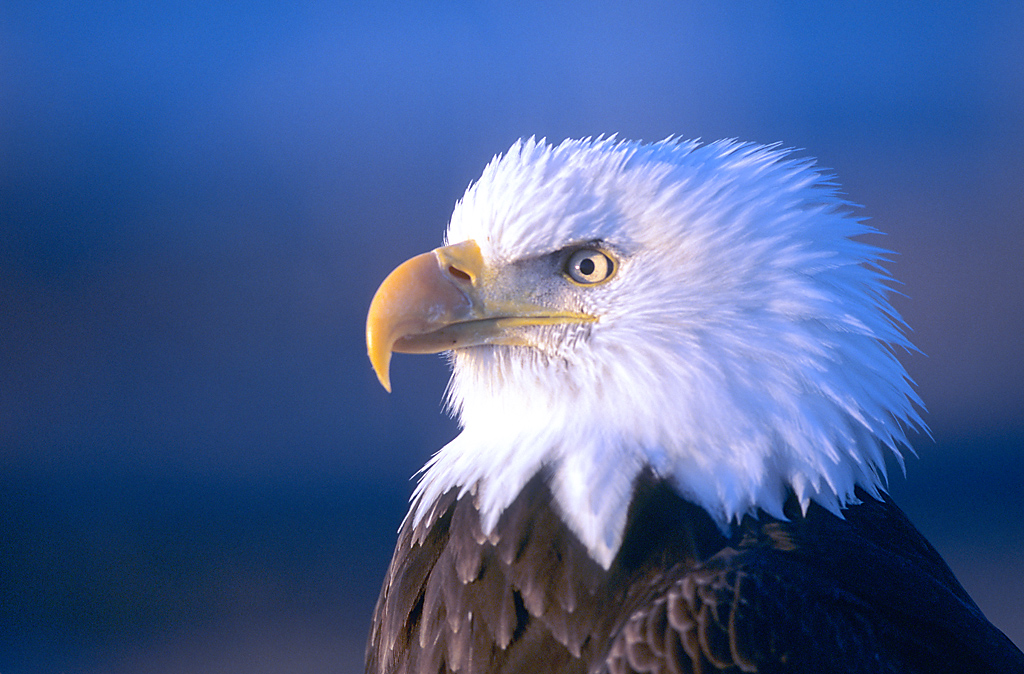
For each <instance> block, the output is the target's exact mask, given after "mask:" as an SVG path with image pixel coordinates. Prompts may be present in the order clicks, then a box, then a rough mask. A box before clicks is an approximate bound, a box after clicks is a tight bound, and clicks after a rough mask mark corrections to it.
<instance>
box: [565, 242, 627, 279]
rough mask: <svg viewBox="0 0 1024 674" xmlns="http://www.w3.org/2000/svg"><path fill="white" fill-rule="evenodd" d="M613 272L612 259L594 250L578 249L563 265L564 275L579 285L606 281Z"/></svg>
mask: <svg viewBox="0 0 1024 674" xmlns="http://www.w3.org/2000/svg"><path fill="white" fill-rule="evenodd" d="M614 272H615V263H614V262H612V259H611V258H610V257H608V255H606V254H605V253H603V252H601V251H599V250H596V249H594V248H580V249H579V250H577V251H575V252H574V253H573V254H572V255H570V256H569V259H568V261H567V262H566V263H565V274H566V275H567V276H568V277H569V278H570V279H572V280H573V281H574V282H576V283H579V284H581V285H593V284H595V283H600V282H601V281H607V280H608V279H609V278H611V275H612V274H613V273H614Z"/></svg>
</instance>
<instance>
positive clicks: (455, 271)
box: [448, 266, 473, 281]
mask: <svg viewBox="0 0 1024 674" xmlns="http://www.w3.org/2000/svg"><path fill="white" fill-rule="evenodd" d="M448 273H449V274H451V275H452V276H454V277H455V278H457V279H459V280H460V281H472V280H473V277H472V276H470V275H469V274H467V273H466V272H464V271H462V270H461V269H459V268H457V267H455V266H449V267H448Z"/></svg>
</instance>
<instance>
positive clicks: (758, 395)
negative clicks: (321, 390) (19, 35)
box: [367, 138, 924, 567]
mask: <svg viewBox="0 0 1024 674" xmlns="http://www.w3.org/2000/svg"><path fill="white" fill-rule="evenodd" d="M872 232H874V230H873V229H872V228H871V227H869V226H867V225H865V224H864V222H863V220H862V219H861V218H859V217H857V216H856V215H854V213H853V207H852V206H851V205H850V204H849V203H847V202H846V201H844V200H843V199H842V198H841V197H840V196H839V193H838V188H837V186H836V185H835V183H833V182H832V181H831V179H830V178H829V177H828V176H827V175H823V174H822V173H821V172H819V171H818V170H816V169H815V167H814V163H813V162H812V161H810V160H806V159H799V158H794V157H792V155H791V153H790V152H789V151H788V150H784V149H780V148H779V147H778V146H763V145H755V144H748V143H740V142H736V141H719V142H715V143H710V144H704V145H702V144H700V143H698V142H692V141H679V140H677V139H668V140H665V141H662V142H660V143H654V144H642V143H635V142H627V141H620V140H617V139H615V138H601V139H597V140H593V139H585V140H568V141H565V142H563V143H561V144H559V145H557V146H552V145H549V144H548V143H546V142H544V141H543V140H541V141H536V140H534V139H530V140H526V141H519V142H517V143H515V144H514V145H513V146H512V148H511V149H510V150H509V151H508V152H507V153H505V154H504V155H502V156H498V157H496V158H495V159H494V160H492V161H491V163H490V164H489V165H488V166H487V167H486V169H485V170H484V172H483V175H482V176H481V177H480V179H479V180H478V181H476V182H475V183H474V184H472V185H471V186H470V187H469V189H468V190H467V192H466V194H465V195H464V196H463V198H462V199H461V200H460V201H459V202H458V203H457V204H456V206H455V210H454V212H453V214H452V217H451V221H450V223H449V225H448V230H447V233H446V236H445V245H444V246H442V247H440V248H437V249H436V250H434V251H431V252H429V253H425V254H423V255H420V256H417V257H415V258H413V259H411V260H409V261H408V262H406V263H404V264H402V265H401V266H399V267H398V268H397V269H396V270H395V271H394V272H392V274H391V275H390V276H389V277H388V278H387V279H386V280H385V281H384V283H383V284H382V285H381V287H380V289H379V290H378V291H377V294H376V296H375V297H374V299H373V302H372V304H371V307H370V312H369V317H368V320H367V343H368V347H369V355H370V360H371V362H372V364H373V367H374V368H375V370H376V372H377V374H378V376H379V378H380V380H381V383H382V384H383V385H384V386H385V388H388V389H389V390H390V378H389V365H390V359H391V354H392V352H393V351H398V352H407V353H436V352H442V351H448V352H450V358H451V364H452V378H451V382H450V385H449V390H448V402H449V406H450V408H451V410H452V411H453V413H454V414H456V415H457V417H458V419H459V423H460V426H461V428H462V431H461V433H460V435H459V436H458V437H456V438H455V439H454V440H453V441H452V442H451V443H449V444H448V445H447V446H445V447H444V448H443V449H441V450H440V451H439V452H438V453H437V454H436V455H435V456H434V457H433V459H431V461H430V463H429V464H428V465H427V466H426V468H425V469H424V472H423V476H422V478H421V480H420V483H419V485H418V487H417V492H416V496H415V497H414V498H415V499H417V506H416V507H414V509H413V511H412V516H413V517H415V518H421V517H423V516H424V510H425V508H426V507H427V506H429V504H430V503H431V502H432V501H433V500H434V497H436V496H438V495H440V494H441V493H443V492H445V491H447V490H449V489H452V488H455V487H458V488H461V489H462V490H463V491H466V492H471V493H473V494H474V497H475V498H476V499H477V502H478V506H479V508H480V512H481V518H482V523H483V525H484V529H485V532H487V531H490V529H492V528H493V527H494V525H495V524H496V523H497V521H498V518H499V517H500V515H501V513H502V511H503V510H504V508H505V507H507V506H508V505H509V504H510V503H511V501H512V500H513V499H514V498H515V497H516V495H517V494H518V493H519V491H520V489H521V488H522V487H523V485H525V483H526V482H527V481H529V480H530V478H532V477H533V476H534V475H536V474H537V473H538V472H539V471H541V470H545V471H547V475H548V476H549V480H550V487H551V491H552V494H553V495H554V499H555V504H556V506H557V508H558V511H559V513H560V515H561V517H562V519H563V520H564V521H565V522H566V524H567V525H568V526H569V527H570V529H572V530H573V532H575V533H576V535H577V536H578V537H579V538H580V540H581V541H582V542H583V543H584V544H585V545H586V546H587V548H588V550H589V551H590V554H591V555H592V556H593V557H594V559H595V560H597V561H598V562H600V563H601V564H603V565H604V566H606V567H607V566H608V565H610V563H611V561H612V559H613V558H614V555H615V553H616V551H617V549H618V547H619V544H620V543H621V540H622V531H623V527H624V525H625V521H626V514H627V510H628V506H629V501H630V498H631V495H632V489H633V484H634V481H635V479H636V477H637V475H638V474H639V473H640V472H641V471H643V470H650V471H652V472H653V473H654V474H655V475H657V476H659V477H661V478H663V479H665V480H668V481H670V482H671V483H672V484H673V485H675V487H676V489H677V490H678V491H679V493H680V494H681V495H682V496H683V497H684V498H687V499H688V500H690V501H692V502H694V503H696V504H698V505H700V506H702V507H703V508H704V509H705V510H707V512H708V513H709V514H710V515H711V516H712V517H713V518H714V519H715V520H716V521H717V522H718V523H719V525H720V526H721V527H722V528H723V530H727V529H728V527H729V526H730V525H731V523H733V522H735V521H737V520H738V519H739V518H742V517H743V515H745V514H755V513H756V512H757V510H758V509H761V510H764V511H766V512H768V513H769V514H771V515H774V516H776V517H782V516H783V513H782V508H783V503H784V502H785V500H786V498H787V497H788V495H789V494H790V493H793V494H795V496H796V497H797V499H798V500H799V502H800V503H801V505H802V506H803V507H804V508H806V507H807V506H808V504H809V503H810V501H816V502H818V503H820V504H822V505H823V506H825V507H827V508H829V509H831V510H832V511H834V512H837V513H838V512H840V510H841V508H842V506H843V505H845V504H847V503H851V502H855V500H856V499H855V496H854V489H855V488H856V487H857V486H860V487H862V488H864V489H866V490H867V491H868V493H871V494H875V495H877V494H878V491H879V490H880V489H883V488H884V486H885V456H884V455H885V452H886V451H891V452H892V453H893V454H894V455H895V456H896V457H898V458H899V457H900V452H899V447H900V446H901V445H906V443H907V439H906V435H905V432H906V429H907V428H909V427H913V426H918V427H921V428H923V427H924V425H923V422H922V421H921V419H920V416H919V414H918V412H917V410H916V407H915V406H920V400H919V398H918V397H917V395H916V393H915V392H914V390H913V388H912V383H911V381H910V380H909V377H908V376H907V373H906V371H905V370H904V369H903V366H902V365H901V364H900V362H899V361H898V360H897V358H896V356H895V351H896V350H897V349H913V347H912V345H911V344H910V342H909V341H908V340H907V338H906V337H905V335H904V330H905V325H904V323H903V321H902V319H900V317H899V316H898V315H897V313H896V312H895V310H894V309H893V308H892V306H891V305H890V304H889V301H888V299H887V295H888V292H889V290H888V283H889V281H890V277H889V275H888V273H887V272H886V271H885V270H884V269H883V268H882V266H881V263H882V262H883V261H884V256H885V254H886V251H884V250H881V249H879V248H876V247H873V246H871V245H869V244H867V243H864V242H862V241H861V240H860V239H859V237H860V236H861V235H864V234H869V233H872Z"/></svg>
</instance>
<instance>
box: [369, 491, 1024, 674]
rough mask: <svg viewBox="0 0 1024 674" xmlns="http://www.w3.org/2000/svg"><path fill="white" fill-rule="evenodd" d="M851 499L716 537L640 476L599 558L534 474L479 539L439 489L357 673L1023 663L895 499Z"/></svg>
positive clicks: (399, 556) (957, 668)
mask: <svg viewBox="0 0 1024 674" xmlns="http://www.w3.org/2000/svg"><path fill="white" fill-rule="evenodd" d="M860 497H861V498H862V499H863V501H864V502H863V503H861V504H860V505H855V506H851V507H849V508H848V509H846V510H845V511H844V515H845V518H844V519H840V518H838V517H836V516H835V515H833V514H831V513H829V512H827V511H826V510H824V509H822V508H820V507H819V506H816V505H812V506H811V507H810V509H809V511H808V512H807V514H806V515H802V514H801V513H800V512H799V510H798V509H797V508H795V507H792V508H790V509H789V511H788V512H787V515H788V516H789V519H788V520H777V519H774V518H771V517H768V516H767V515H764V514H762V516H761V518H760V519H753V518H749V517H748V518H746V519H744V521H743V522H742V523H741V524H740V525H739V526H738V527H736V532H735V533H734V535H733V536H732V537H730V538H726V537H724V536H723V535H722V534H721V533H720V532H719V530H718V528H717V527H716V526H715V524H714V523H713V522H712V520H711V519H710V517H708V515H707V514H706V513H705V512H704V511H703V510H702V509H700V508H698V507H696V506H694V505H692V504H690V503H688V502H687V501H685V500H683V499H682V498H680V497H679V496H678V495H677V494H676V493H675V491H674V490H673V489H671V488H670V487H669V486H668V485H667V484H666V483H664V482H661V481H658V480H656V479H654V478H653V477H652V476H651V475H650V474H649V473H647V474H644V475H643V476H642V477H641V478H640V480H639V481H638V483H637V485H636V492H635V495H634V499H633V502H632V506H631V508H630V513H629V519H628V523H627V528H626V535H625V540H624V542H623V545H622V547H621V548H620V550H619V552H618V555H617V556H616V558H615V561H614V562H613V564H612V566H611V567H610V568H609V569H607V570H605V569H603V568H602V567H601V566H600V565H598V564H597V563H596V562H594V561H593V560H592V559H591V558H590V557H589V556H588V554H587V551H586V549H585V547H584V546H583V545H582V544H581V543H580V542H579V540H578V539H577V538H576V537H575V536H574V535H573V534H572V533H571V532H570V531H569V530H568V528H567V527H566V526H565V525H564V524H563V523H562V520H561V518H560V517H559V516H558V513H557V512H556V511H555V509H554V506H553V504H552V498H551V494H550V491H549V490H548V488H547V485H546V482H545V478H544V476H543V475H539V476H537V477H536V478H534V479H533V480H532V481H531V482H530V483H529V484H528V485H527V486H526V488H524V490H523V491H522V493H521V494H520V495H519V496H518V497H517V499H516V500H515V501H514V502H513V504H512V505H511V506H510V507H509V508H508V509H507V510H506V511H505V513H504V514H503V515H502V518H501V520H500V521H499V523H498V526H497V527H496V528H495V531H494V532H493V533H492V534H490V535H484V534H483V533H482V531H481V527H480V520H479V517H478V512H477V508H476V505H475V500H474V495H473V494H472V492H469V493H467V494H465V495H463V496H462V497H461V498H458V492H457V491H456V490H453V491H451V492H449V493H447V494H445V495H444V496H443V497H442V498H441V499H439V500H438V502H437V503H435V504H434V505H433V507H432V508H431V509H430V511H429V513H428V515H427V516H426V517H424V518H423V519H422V521H420V522H419V523H418V524H417V525H416V526H413V525H412V524H411V521H409V520H407V521H406V522H405V524H404V525H403V527H402V530H401V532H400V534H399V541H398V547H397V549H396V551H395V556H394V559H393V560H392V562H391V567H390V568H389V570H388V575H387V578H386V580H385V583H384V588H383V590H382V592H381V596H380V599H379V601H378V604H377V609H376V613H375V616H374V626H373V630H372V633H371V635H370V642H369V645H368V649H367V672H368V673H369V674H445V673H447V672H458V673H460V674H482V673H485V672H529V673H531V674H544V673H546V672H551V673H554V672H558V673H560V674H568V673H573V672H580V673H583V672H609V673H611V674H626V673H629V672H638V673H640V672H650V673H655V672H657V673H662V672H664V673H666V674H667V673H690V672H780V673H782V672H815V673H821V672H929V673H933V672H965V671H971V672H1001V673H1002V672H1024V655H1022V654H1021V652H1020V651H1019V650H1017V649H1016V648H1015V647H1014V646H1013V644H1012V643H1011V642H1010V641H1009V640H1008V639H1007V638H1006V637H1005V636H1004V635H1003V634H1002V633H1000V632H999V630H997V629H996V628H995V627H993V626H992V625H991V624H989V623H988V621H987V620H986V619H985V618H984V616H983V615H982V614H981V612H980V610H979V609H978V608H977V607H976V606H975V605H974V603H973V602H972V601H971V599H970V598H969V597H968V595H967V593H966V592H965V591H964V590H963V588H961V587H960V585H959V583H958V582H957V581H956V579H955V578H954V577H953V574H952V572H951V571H950V570H949V569H948V567H947V566H946V565H945V563H944V562H943V561H942V559H941V558H940V557H939V555H938V553H936V552H935V550H934V549H933V548H932V547H931V546H930V545H929V544H928V542H927V541H926V540H925V539H924V538H923V537H922V536H921V535H920V534H919V533H918V532H917V531H916V530H915V529H914V528H913V526H912V525H911V524H910V523H909V522H908V521H907V519H906V517H905V516H904V515H903V513H902V512H901V511H900V510H899V509H898V508H897V507H896V506H895V505H894V504H892V502H891V501H889V500H888V499H886V500H885V501H877V500H874V499H871V498H870V497H868V496H867V495H866V494H863V493H861V494H860Z"/></svg>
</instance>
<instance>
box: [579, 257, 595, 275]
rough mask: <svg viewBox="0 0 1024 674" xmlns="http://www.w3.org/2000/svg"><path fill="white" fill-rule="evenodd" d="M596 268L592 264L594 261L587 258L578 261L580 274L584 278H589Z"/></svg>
mask: <svg viewBox="0 0 1024 674" xmlns="http://www.w3.org/2000/svg"><path fill="white" fill-rule="evenodd" d="M596 268H597V266H596V265H595V264H594V261H593V260H591V259H590V258H589V257H587V258H583V259H582V260H580V273H581V274H583V275H584V276H590V275H591V274H593V273H594V270H595V269H596Z"/></svg>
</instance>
